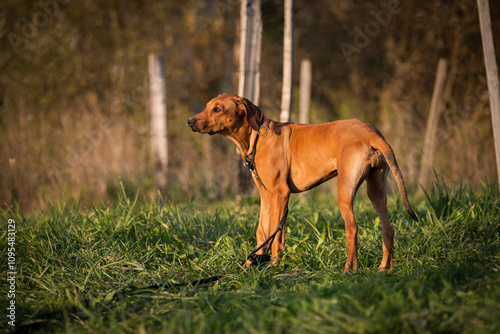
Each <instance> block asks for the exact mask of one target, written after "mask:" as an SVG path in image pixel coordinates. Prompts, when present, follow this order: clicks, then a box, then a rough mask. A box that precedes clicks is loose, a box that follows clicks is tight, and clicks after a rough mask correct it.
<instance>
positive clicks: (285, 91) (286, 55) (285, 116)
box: [280, 0, 293, 122]
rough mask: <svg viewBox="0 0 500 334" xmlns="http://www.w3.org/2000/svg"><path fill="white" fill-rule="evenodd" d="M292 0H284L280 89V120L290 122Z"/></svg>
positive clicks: (291, 96) (291, 97)
mask: <svg viewBox="0 0 500 334" xmlns="http://www.w3.org/2000/svg"><path fill="white" fill-rule="evenodd" d="M292 81H293V0H285V29H284V33H283V88H282V91H281V114H280V121H281V122H290V120H291V111H292V99H293V95H292V93H293V91H292V90H293V85H292Z"/></svg>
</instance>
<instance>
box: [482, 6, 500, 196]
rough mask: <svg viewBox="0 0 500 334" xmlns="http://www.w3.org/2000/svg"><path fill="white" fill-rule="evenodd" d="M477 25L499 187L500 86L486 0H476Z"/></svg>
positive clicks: (488, 7)
mask: <svg viewBox="0 0 500 334" xmlns="http://www.w3.org/2000/svg"><path fill="white" fill-rule="evenodd" d="M477 7H478V12H479V25H480V26H481V37H482V40H483V52H484V64H485V67H486V77H487V79H488V90H489V91H490V108H491V122H492V125H493V139H494V142H495V155H496V161H497V177H498V185H499V187H500V88H499V83H498V69H497V62H496V58H495V46H494V44H493V33H492V32H491V18H490V6H489V3H488V0H477Z"/></svg>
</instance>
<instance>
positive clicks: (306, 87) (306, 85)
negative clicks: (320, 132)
mask: <svg viewBox="0 0 500 334" xmlns="http://www.w3.org/2000/svg"><path fill="white" fill-rule="evenodd" d="M311 72H312V70H311V61H310V60H309V59H302V61H301V62H300V108H299V122H300V123H302V124H307V123H309V104H310V103H311V81H312V74H311Z"/></svg>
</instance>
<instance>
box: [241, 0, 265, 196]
mask: <svg viewBox="0 0 500 334" xmlns="http://www.w3.org/2000/svg"><path fill="white" fill-rule="evenodd" d="M240 16H241V17H240V20H241V26H240V27H241V28H240V66H239V67H240V69H239V72H240V77H239V85H238V95H240V96H243V97H246V98H247V99H249V100H250V101H252V102H253V103H254V104H256V105H258V103H259V95H260V51H261V40H262V13H261V0H241V11H240ZM238 155H239V154H238ZM238 159H239V160H240V158H239V157H238ZM238 166H239V168H238V197H239V196H241V195H248V194H250V193H251V190H252V183H253V181H252V177H251V174H250V172H249V171H248V169H247V168H246V167H244V166H243V164H242V163H239V164H238Z"/></svg>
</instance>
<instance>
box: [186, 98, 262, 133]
mask: <svg viewBox="0 0 500 334" xmlns="http://www.w3.org/2000/svg"><path fill="white" fill-rule="evenodd" d="M263 119H264V115H263V114H262V111H261V110H260V109H259V107H257V106H256V105H254V104H253V103H252V102H250V101H249V100H248V99H246V98H243V97H239V96H237V95H233V94H221V95H219V96H217V97H215V98H213V99H212V100H210V102H208V103H207V105H206V106H205V110H203V111H202V112H200V113H199V114H197V115H196V116H193V117H191V118H189V119H188V120H187V123H188V125H189V126H190V127H191V129H192V130H193V131H195V132H201V133H208V134H210V135H213V134H216V133H220V134H222V135H226V134H229V133H232V132H233V131H236V130H238V129H240V128H241V127H243V126H247V125H248V126H250V127H251V128H252V129H254V130H256V131H258V130H259V127H260V125H261V124H262V122H263Z"/></svg>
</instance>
